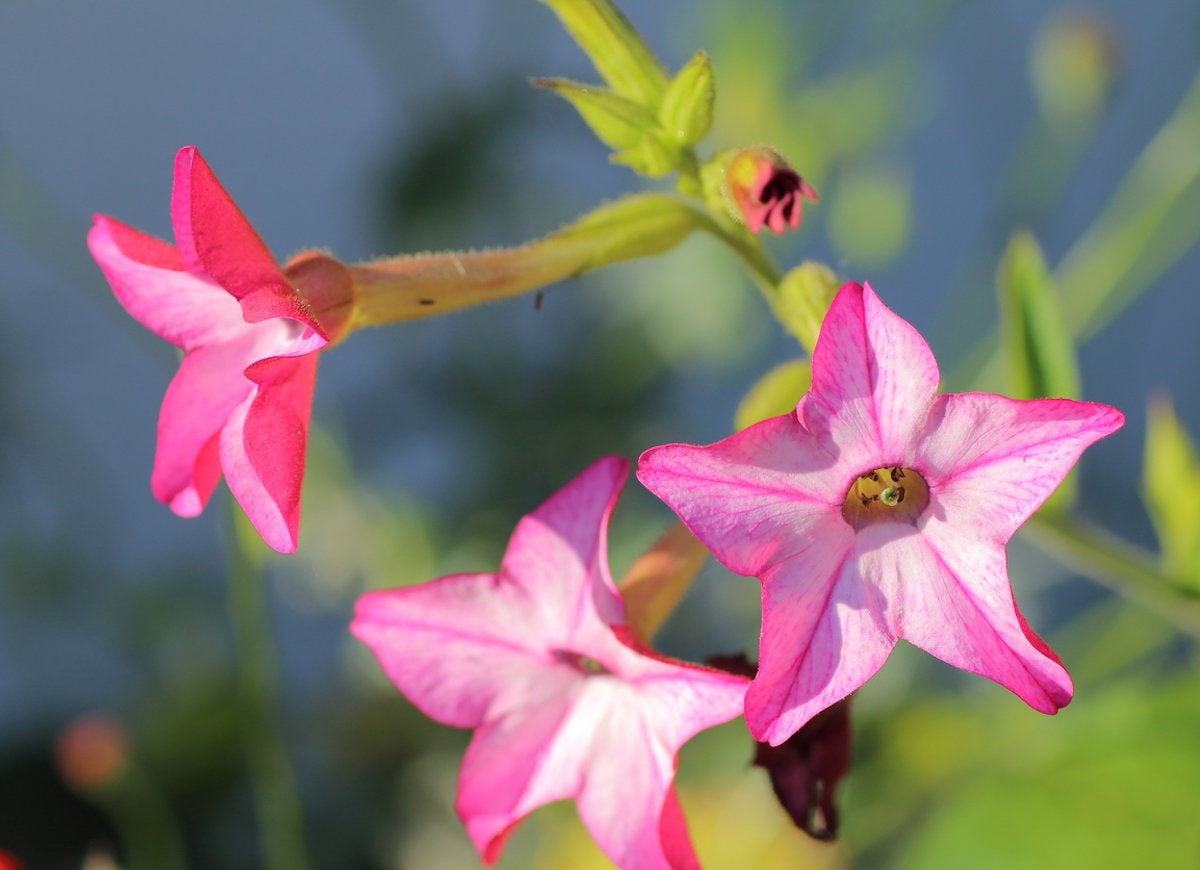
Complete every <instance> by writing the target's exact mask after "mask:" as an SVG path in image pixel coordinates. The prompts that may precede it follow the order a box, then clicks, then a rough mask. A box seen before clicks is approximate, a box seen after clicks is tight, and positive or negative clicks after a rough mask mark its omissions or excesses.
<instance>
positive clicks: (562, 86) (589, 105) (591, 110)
mask: <svg viewBox="0 0 1200 870" xmlns="http://www.w3.org/2000/svg"><path fill="white" fill-rule="evenodd" d="M533 84H534V86H535V87H539V88H546V89H547V90H551V91H554V92H555V93H556V94H558V95H559V96H560V97H562V98H563V99H565V100H567V101H568V102H570V103H571V105H573V106H574V107H575V109H576V111H578V112H579V114H580V116H581V117H582V118H583V120H584V121H585V122H586V123H587V125H588V126H589V127H591V129H592V132H593V133H595V134H596V138H598V139H599V140H600V141H601V142H603V143H604V144H605V145H607V146H608V147H609V148H612V149H613V150H614V151H622V150H624V149H626V148H634V147H636V146H637V145H638V144H639V143H640V142H641V141H642V137H643V136H644V135H645V134H646V131H647V130H650V129H652V128H654V127H655V126H656V122H655V119H654V115H653V114H652V113H651V112H650V110H649V109H646V108H645V107H643V106H642V105H640V104H638V103H635V102H633V101H632V100H629V99H626V98H625V97H622V96H620V95H619V94H617V93H614V92H613V91H610V90H609V89H608V88H604V87H599V86H597V85H585V84H581V83H579V82H573V81H570V80H569V79H534V80H533Z"/></svg>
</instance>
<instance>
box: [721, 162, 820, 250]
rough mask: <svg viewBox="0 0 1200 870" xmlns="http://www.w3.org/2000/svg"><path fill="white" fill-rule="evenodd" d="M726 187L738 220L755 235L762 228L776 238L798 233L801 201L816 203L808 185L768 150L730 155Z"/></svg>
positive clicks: (815, 196)
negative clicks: (795, 231) (793, 232)
mask: <svg viewBox="0 0 1200 870" xmlns="http://www.w3.org/2000/svg"><path fill="white" fill-rule="evenodd" d="M726 185H727V187H728V190H729V194H730V196H731V197H732V198H733V201H734V204H735V205H736V206H737V210H738V212H739V213H740V215H741V218H742V220H743V221H744V222H745V224H746V226H747V227H748V228H749V230H750V232H752V233H755V234H756V235H757V234H758V232H759V231H760V230H762V228H763V227H766V228H767V229H769V230H770V231H771V232H773V233H775V234H776V235H782V234H783V233H785V232H787V231H788V230H789V229H793V230H796V229H799V228H800V222H801V221H802V220H803V219H804V200H806V199H809V200H812V201H813V202H820V200H821V198H820V197H819V196H818V195H817V192H816V191H815V190H813V188H812V185H810V184H809V183H808V182H807V181H805V180H804V179H803V178H801V177H800V173H798V172H797V171H796V170H795V169H793V168H792V167H791V166H789V165H788V163H787V161H786V160H784V159H783V158H782V157H781V156H780V155H779V154H778V153H776V152H775V151H773V150H771V149H770V148H747V149H746V150H744V151H741V152H739V153H738V154H736V155H734V157H733V159H732V160H730V162H729V167H728V169H727V170H726Z"/></svg>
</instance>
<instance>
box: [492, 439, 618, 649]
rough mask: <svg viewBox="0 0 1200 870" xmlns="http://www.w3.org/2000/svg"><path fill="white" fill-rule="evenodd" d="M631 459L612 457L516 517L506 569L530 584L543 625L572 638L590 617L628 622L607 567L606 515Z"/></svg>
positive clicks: (556, 634) (518, 580)
mask: <svg viewBox="0 0 1200 870" xmlns="http://www.w3.org/2000/svg"><path fill="white" fill-rule="evenodd" d="M628 474H629V463H628V462H627V461H626V460H624V459H621V458H620V457H617V456H607V457H604V458H602V459H600V460H597V461H596V462H594V463H592V465H590V466H588V468H586V469H584V471H582V472H581V473H580V474H579V475H578V476H577V477H575V479H573V480H572V481H571V482H570V483H568V484H567V485H566V486H564V487H563V488H562V489H560V490H559V491H558V492H556V493H555V494H554V495H552V496H551V497H550V498H549V499H547V500H546V501H545V502H544V503H543V504H542V505H541V506H540V507H539V508H538V509H537V510H535V511H534V512H533V513H531V514H528V515H527V516H525V517H523V518H522V519H521V521H520V523H518V525H517V528H516V530H515V531H514V532H513V535H512V538H511V539H510V541H509V544H508V549H507V550H506V551H505V553H504V560H503V562H502V563H501V567H500V573H501V575H502V576H503V577H504V578H505V579H506V580H508V581H511V582H513V583H515V584H516V585H518V586H520V587H521V588H523V589H525V590H526V591H527V593H528V594H529V597H530V601H531V602H532V603H533V606H535V607H537V608H538V610H539V611H540V613H541V615H542V625H543V626H544V630H545V631H547V632H550V633H551V634H552V635H553V636H554V637H555V638H556V641H557V642H559V643H563V644H567V643H568V642H570V641H572V640H574V639H575V634H576V633H577V632H578V631H579V630H581V629H583V628H584V627H585V626H583V625H582V624H581V620H583V619H584V618H585V617H590V618H591V619H592V620H593V621H595V616H596V615H599V617H600V621H601V622H603V623H604V624H606V625H612V624H616V623H621V622H624V621H625V606H624V604H622V602H621V599H620V596H619V595H618V594H617V592H616V587H615V586H614V585H613V582H612V578H611V575H610V574H609V570H608V543H607V541H608V519H609V517H610V516H611V515H612V511H613V508H614V507H615V506H616V503H617V499H618V498H619V496H620V494H621V489H622V487H623V486H624V485H625V478H626V476H627V475H628Z"/></svg>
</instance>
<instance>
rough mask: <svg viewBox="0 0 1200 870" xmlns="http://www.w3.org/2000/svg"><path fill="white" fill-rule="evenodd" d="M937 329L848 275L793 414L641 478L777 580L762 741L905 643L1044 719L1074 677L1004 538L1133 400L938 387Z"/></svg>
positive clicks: (838, 694)
mask: <svg viewBox="0 0 1200 870" xmlns="http://www.w3.org/2000/svg"><path fill="white" fill-rule="evenodd" d="M938 379H939V375H938V368H937V363H936V362H935V361H934V358H933V354H932V353H931V352H930V350H929V346H928V345H927V344H926V343H925V341H924V339H922V338H921V336H920V335H919V334H918V333H917V332H916V330H914V329H913V328H912V326H910V325H909V324H908V323H905V322H904V321H903V320H901V319H900V318H899V317H897V316H896V315H895V314H893V313H892V312H891V311H890V310H888V309H887V308H886V307H885V306H884V305H883V303H882V302H880V301H879V297H877V296H876V295H875V294H874V293H873V292H872V291H871V289H870V287H869V286H868V287H860V286H859V285H857V284H847V285H846V286H845V287H843V288H842V289H841V291H840V292H839V293H838V295H837V297H836V298H835V300H834V302H833V305H832V307H831V308H830V310H829V314H828V315H827V316H826V318H825V322H824V324H823V326H822V329H821V335H820V338H819V339H818V342H817V346H816V351H815V353H814V354H813V382H812V388H811V389H810V390H809V392H808V394H807V395H806V396H804V398H802V399H801V400H800V403H799V404H798V405H797V406H796V409H795V410H794V411H793V412H792V413H790V414H787V415H784V416H782V417H774V418H772V419H769V420H764V421H763V422H761V423H758V424H757V425H755V426H751V427H750V428H748V429H746V430H744V431H742V432H739V433H738V434H736V435H734V436H732V437H730V438H726V439H725V440H723V441H719V442H717V443H716V444H713V445H711V446H708V447H693V446H688V445H683V444H671V445H666V446H663V447H656V448H654V449H651V450H649V451H647V452H646V453H645V454H644V455H643V456H642V459H641V463H640V466H639V468H638V477H639V478H640V479H641V481H642V482H643V483H644V484H645V485H646V486H647V487H648V488H649V489H650V490H652V491H653V492H655V493H656V494H657V495H658V496H659V497H660V498H662V499H663V500H664V501H666V502H667V504H669V505H670V506H671V507H672V508H674V510H675V511H676V513H678V514H679V516H680V517H681V518H682V519H683V521H684V522H685V523H686V524H687V525H688V526H689V528H691V530H692V532H693V533H695V535H696V536H697V537H698V538H699V539H700V540H701V541H703V542H704V543H705V544H706V545H708V547H709V548H710V549H711V550H712V551H713V553H714V554H715V555H716V556H717V558H718V559H720V560H721V561H722V562H723V563H724V564H725V565H726V566H728V567H729V568H730V569H731V570H733V571H735V572H737V573H739V574H746V575H752V576H755V577H758V578H759V579H760V580H761V581H762V585H763V619H762V633H761V638H760V661H759V671H758V675H757V677H756V678H755V680H754V682H753V684H752V685H751V687H750V690H749V691H748V692H747V694H746V721H747V724H748V725H749V726H750V732H751V733H752V734H753V735H754V736H755V738H757V739H760V740H763V739H765V740H768V741H769V742H770V743H771V744H773V745H778V744H780V743H782V742H783V741H784V740H786V739H787V738H788V736H789V735H791V734H793V733H794V732H795V731H796V730H797V729H799V728H800V727H801V726H802V725H804V723H805V722H807V721H808V720H809V719H810V718H812V717H813V716H814V715H815V714H817V713H818V712H820V711H821V710H823V709H825V708H826V707H829V706H830V705H831V704H833V703H835V702H836V701H838V700H840V699H842V698H844V697H846V696H847V695H848V694H850V692H852V691H854V690H855V689H857V688H858V687H859V686H861V685H862V684H863V683H864V682H866V681H867V680H868V679H869V678H870V677H871V676H872V675H873V674H874V673H875V672H876V671H877V670H879V668H880V667H881V666H882V665H883V662H884V660H885V659H887V657H888V654H889V653H890V652H891V650H892V647H894V646H895V645H896V641H897V640H898V639H899V638H905V639H907V640H909V641H910V642H912V643H913V644H915V645H917V646H919V647H921V648H922V649H924V650H926V651H927V652H929V653H931V654H933V655H935V656H937V657H938V658H940V659H942V660H943V661H946V662H948V663H950V664H952V665H954V666H956V667H959V668H962V669H964V670H967V671H971V672H973V673H977V674H982V675H983V676H986V677H989V678H990V679H992V680H995V681H996V682H998V683H1000V684H1001V685H1002V686H1005V687H1007V688H1009V689H1011V690H1012V691H1013V692H1015V693H1016V694H1017V695H1018V696H1020V697H1021V698H1022V699H1023V700H1024V701H1025V702H1026V703H1028V704H1029V705H1030V706H1031V707H1033V708H1034V709H1036V710H1040V711H1042V712H1044V713H1054V712H1056V711H1057V710H1058V708H1060V707H1063V706H1065V705H1066V704H1067V703H1068V702H1069V701H1070V700H1071V693H1072V686H1071V679H1070V677H1069V676H1068V675H1067V672H1066V670H1065V668H1064V667H1063V665H1062V663H1061V662H1060V661H1059V659H1058V658H1057V656H1055V655H1054V653H1053V652H1051V650H1050V649H1049V647H1047V646H1046V644H1045V643H1044V642H1042V640H1041V639H1040V638H1038V637H1037V635H1035V634H1034V633H1033V632H1032V631H1031V630H1030V629H1029V626H1028V625H1027V624H1026V623H1025V620H1024V618H1023V617H1022V616H1021V614H1020V611H1018V610H1017V606H1016V602H1015V601H1014V599H1013V595H1012V589H1011V587H1010V584H1009V579H1008V568H1007V562H1006V556H1005V544H1007V542H1008V540H1009V538H1011V537H1012V535H1013V533H1014V532H1015V531H1016V530H1017V528H1018V527H1020V525H1021V524H1022V523H1024V522H1025V520H1026V519H1028V517H1029V516H1030V514H1032V513H1033V512H1034V510H1036V509H1037V507H1038V506H1039V505H1040V504H1041V503H1042V502H1043V501H1045V500H1046V498H1047V497H1048V496H1049V495H1050V493H1051V492H1053V491H1054V488H1055V487H1056V486H1058V484H1059V483H1060V482H1061V481H1062V479H1063V477H1065V476H1066V474H1067V472H1068V471H1069V470H1070V468H1071V466H1072V465H1073V464H1074V463H1075V461H1076V460H1077V459H1078V458H1079V455H1080V454H1081V453H1082V452H1083V450H1084V448H1085V447H1087V446H1088V445H1089V444H1091V443H1092V442H1094V441H1096V440H1098V439H1100V438H1103V437H1104V436H1106V435H1109V434H1110V433H1112V432H1114V431H1116V430H1117V429H1118V428H1119V427H1120V426H1121V425H1122V424H1123V422H1124V417H1123V416H1122V414H1121V412H1120V411H1118V410H1116V409H1115V408H1110V407H1108V406H1107V405H1098V404H1093V403H1090V402H1075V401H1070V400H1067V399H1038V400H1035V401H1016V400H1013V399H1007V398H1004V397H1003V396H993V395H988V394H986V393H962V394H958V395H939V394H938V392H937V388H938Z"/></svg>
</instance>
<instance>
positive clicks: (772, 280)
mask: <svg viewBox="0 0 1200 870" xmlns="http://www.w3.org/2000/svg"><path fill="white" fill-rule="evenodd" d="M700 228H701V229H703V230H706V231H707V232H709V233H712V234H713V235H714V236H716V237H717V238H718V239H720V240H721V241H722V242H724V243H725V244H726V245H728V246H729V247H730V248H731V249H732V250H733V252H734V253H735V254H737V255H738V256H739V257H740V258H741V259H742V262H744V263H745V264H746V265H747V266H749V267H750V277H752V278H753V279H754V283H755V284H757V285H758V288H759V289H760V290H761V291H762V292H763V295H764V296H765V297H766V299H767V302H769V303H770V305H771V308H772V310H774V309H775V306H776V304H777V300H778V295H779V293H778V291H779V282H780V281H782V280H783V273H782V272H780V271H779V268H778V267H777V266H776V265H775V263H774V261H772V260H771V258H770V257H769V256H767V253H766V252H765V251H764V250H763V248H762V245H761V244H760V243H759V241H758V239H756V238H754V236H752V235H750V234H749V233H748V232H746V230H744V229H742V228H741V227H738V228H736V229H730V228H728V227H726V226H725V225H724V224H723V223H722V222H721V221H719V220H716V219H714V218H713V217H712V216H710V215H704V219H703V222H702V223H701V224H700Z"/></svg>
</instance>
